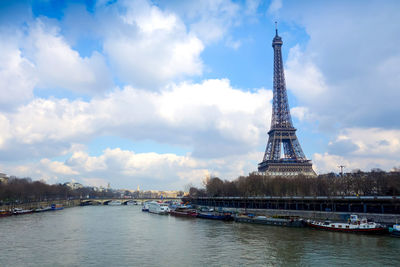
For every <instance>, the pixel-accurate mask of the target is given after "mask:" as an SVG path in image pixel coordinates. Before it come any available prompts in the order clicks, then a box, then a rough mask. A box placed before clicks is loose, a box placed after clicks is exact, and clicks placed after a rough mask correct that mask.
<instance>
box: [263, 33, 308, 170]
mask: <svg viewBox="0 0 400 267" xmlns="http://www.w3.org/2000/svg"><path fill="white" fill-rule="evenodd" d="M275 32H276V35H275V37H274V39H273V41H272V47H273V49H274V96H273V106H272V119H271V129H270V130H269V132H268V135H269V138H268V143H267V148H266V150H265V154H264V158H263V161H262V162H261V163H259V164H258V171H259V172H263V173H266V174H269V175H285V176H286V175H297V174H300V173H302V174H305V175H313V176H314V175H315V172H314V170H313V168H312V163H311V160H307V158H306V156H305V155H304V153H303V150H302V149H301V146H300V143H299V140H298V139H297V136H296V128H294V127H293V123H292V118H291V116H290V109H289V103H288V98H287V92H286V84H285V74H284V71H283V62H282V51H281V48H282V44H283V42H282V38H281V37H280V36H279V35H278V29H277V28H276V29H275ZM282 147H283V154H284V155H283V157H281V152H282Z"/></svg>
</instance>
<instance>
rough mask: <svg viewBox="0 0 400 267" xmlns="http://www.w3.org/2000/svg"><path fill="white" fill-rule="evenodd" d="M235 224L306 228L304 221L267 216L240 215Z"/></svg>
mask: <svg viewBox="0 0 400 267" xmlns="http://www.w3.org/2000/svg"><path fill="white" fill-rule="evenodd" d="M235 222H245V223H254V224H264V225H275V226H286V227H305V226H306V223H305V221H304V220H302V219H299V218H295V217H287V218H286V217H281V218H274V217H267V216H254V215H251V214H240V215H237V216H235Z"/></svg>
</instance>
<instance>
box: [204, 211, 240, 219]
mask: <svg viewBox="0 0 400 267" xmlns="http://www.w3.org/2000/svg"><path fill="white" fill-rule="evenodd" d="M197 217H198V218H202V219H211V220H222V221H233V216H232V213H230V212H218V211H208V212H199V213H198V214H197Z"/></svg>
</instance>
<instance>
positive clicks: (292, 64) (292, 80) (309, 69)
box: [285, 45, 328, 104]
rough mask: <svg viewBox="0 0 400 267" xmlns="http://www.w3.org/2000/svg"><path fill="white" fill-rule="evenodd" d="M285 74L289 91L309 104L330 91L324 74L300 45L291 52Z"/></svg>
mask: <svg viewBox="0 0 400 267" xmlns="http://www.w3.org/2000/svg"><path fill="white" fill-rule="evenodd" d="M285 72H286V82H287V86H288V89H289V90H291V91H292V92H293V93H294V94H295V95H296V96H297V97H298V98H299V99H300V100H302V101H304V102H306V103H307V104H309V103H312V102H314V101H318V100H319V98H320V97H321V96H323V94H325V93H326V92H327V91H328V88H327V85H326V84H325V81H324V77H323V74H322V73H321V71H320V70H319V69H318V67H317V66H316V65H315V64H314V63H313V61H312V59H307V58H306V56H305V55H304V53H303V52H301V50H300V46H299V45H296V46H294V47H292V48H291V49H290V50H289V56H288V60H287V62H286V66H285Z"/></svg>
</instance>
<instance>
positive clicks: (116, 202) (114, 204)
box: [107, 200, 122, 206]
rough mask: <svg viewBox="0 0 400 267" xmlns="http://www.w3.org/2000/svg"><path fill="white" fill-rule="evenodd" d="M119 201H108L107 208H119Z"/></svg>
mask: <svg viewBox="0 0 400 267" xmlns="http://www.w3.org/2000/svg"><path fill="white" fill-rule="evenodd" d="M121 204H122V203H121V201H119V200H112V201H110V202H108V204H107V205H108V206H121Z"/></svg>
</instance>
